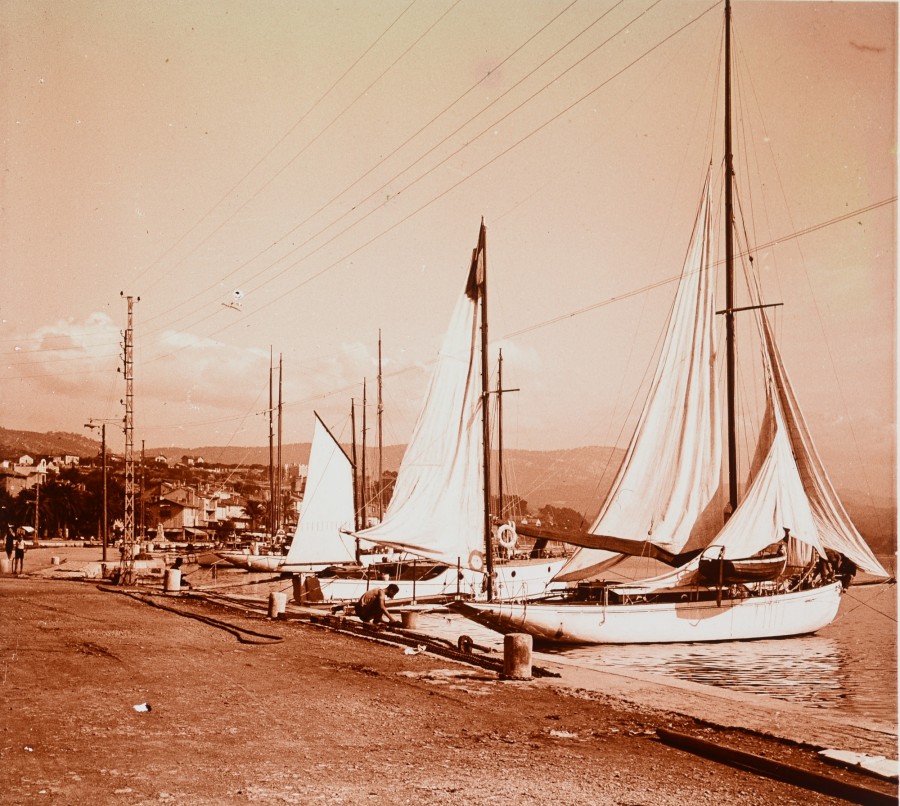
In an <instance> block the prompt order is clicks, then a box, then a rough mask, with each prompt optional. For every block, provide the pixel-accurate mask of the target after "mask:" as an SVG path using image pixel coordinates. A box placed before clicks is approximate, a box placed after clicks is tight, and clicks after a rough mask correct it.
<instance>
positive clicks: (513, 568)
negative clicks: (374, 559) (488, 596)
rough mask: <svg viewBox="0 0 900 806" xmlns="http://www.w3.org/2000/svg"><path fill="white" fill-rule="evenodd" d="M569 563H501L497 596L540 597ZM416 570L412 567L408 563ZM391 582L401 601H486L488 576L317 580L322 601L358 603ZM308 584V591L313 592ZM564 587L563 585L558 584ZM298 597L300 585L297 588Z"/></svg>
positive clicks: (447, 573) (450, 573)
mask: <svg viewBox="0 0 900 806" xmlns="http://www.w3.org/2000/svg"><path fill="white" fill-rule="evenodd" d="M564 563H565V559H553V560H530V561H529V560H523V561H519V562H515V561H513V562H509V563H503V564H498V565H496V566H495V567H494V570H495V571H496V572H497V579H496V587H495V596H496V597H497V598H498V599H506V598H522V597H526V596H537V595H541V594H543V593H546V592H548V591H551V590H553V589H554V584H552V583H551V582H550V580H552V579H553V577H554V576H555V575H556V574H557V573H558V572H559V570H560V569H561V568H562V566H563V564H564ZM408 567H409V568H412V567H413V565H412V564H408ZM420 567H421V568H422V570H423V572H424V571H425V570H426V569H434V565H433V564H432V563H422V564H421V566H420ZM388 582H393V583H394V584H396V585H397V586H398V587H399V588H400V591H399V593H398V594H397V596H396V597H395V598H397V599H426V598H429V599H430V598H434V597H444V598H448V599H452V598H456V597H458V596H461V597H465V598H471V599H483V598H484V596H485V593H484V590H483V583H484V574H483V573H481V572H480V571H472V570H470V569H468V568H463V569H457V568H455V567H453V566H441V567H439V568H438V569H436V572H430V573H428V574H427V575H424V577H421V578H418V579H415V580H413V579H404V578H403V575H386V576H385V578H384V579H371V578H369V579H366V578H365V576H364V575H360V576H359V577H357V578H346V577H340V576H334V577H324V576H317V577H316V585H315V588H317V589H320V590H321V593H318V590H317V591H316V594H315V595H316V596H317V597H321V598H319V599H318V600H319V601H326V602H330V601H348V600H350V601H355V600H357V599H359V597H360V596H362V595H363V594H364V593H365V592H366V591H367V590H368V589H369V588H371V587H373V586H382V587H383V586H385V585H387V584H388ZM309 587H310V586H309V585H308V584H304V585H303V586H302V589H303V590H304V591H306V590H308V589H309ZM555 587H558V588H562V587H563V585H561V584H556V585H555ZM295 598H297V597H296V586H295ZM304 598H305V601H312V600H313V599H311V598H310V597H309V596H308V595H304Z"/></svg>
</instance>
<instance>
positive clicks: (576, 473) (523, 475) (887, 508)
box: [0, 428, 897, 554]
mask: <svg viewBox="0 0 900 806" xmlns="http://www.w3.org/2000/svg"><path fill="white" fill-rule="evenodd" d="M405 447H406V446H404V445H387V446H385V447H384V451H383V463H384V469H385V470H390V471H396V470H397V468H399V466H400V460H401V459H402V458H403V452H404V450H405ZM344 448H345V450H346V451H347V453H348V455H349V453H350V447H349V446H344ZM309 449H310V444H309V443H308V442H297V443H290V444H288V445H282V448H281V456H282V460H283V461H284V462H285V463H286V464H306V463H307V462H308V461H309ZM99 452H100V441H99V440H94V439H90V438H89V437H85V436H83V435H81V434H70V433H64V432H56V431H53V432H50V433H46V434H43V433H38V432H35V431H14V430H11V429H5V428H0V459H16V458H18V457H19V456H21V455H22V454H23V453H27V454H29V455H30V456H35V457H39V456H58V455H61V454H69V455H72V456H78V457H81V458H83V459H86V458H93V457H95V456H97V454H98V453H99ZM146 455H147V457H148V458H152V457H154V456H160V455H161V456H165V457H166V458H167V459H168V460H169V461H170V462H180V461H181V459H182V457H184V456H194V457H197V456H200V457H202V458H203V460H204V461H205V462H208V463H221V464H227V465H245V466H246V465H254V464H255V465H268V463H269V448H268V446H266V447H217V446H203V447H199V448H178V447H166V448H148V449H146ZM623 455H624V452H623V451H621V450H619V449H617V448H605V447H601V446H589V447H584V448H572V449H569V450H557V451H525V450H506V451H504V455H503V464H504V481H503V490H504V493H506V494H515V495H519V496H520V497H521V498H523V499H524V500H525V501H527V502H528V506H529V508H530V509H531V510H532V511H536V510H538V509H540V508H541V507H542V506H544V505H546V504H549V505H551V506H554V507H568V508H570V509H574V510H575V511H576V512H579V513H581V514H583V515H584V516H585V519H586V520H588V521H591V520H593V518H594V517H595V516H596V514H597V511H598V510H599V508H600V503H601V502H602V501H603V497H604V496H605V495H606V493H607V491H608V490H609V487H610V485H611V484H612V481H613V477H614V476H615V473H616V471H617V470H618V468H619V464H620V463H621V462H622V457H623ZM366 458H367V461H368V462H369V463H370V464H369V465H368V468H367V471H368V475H370V476H372V475H375V474H376V473H377V464H376V462H377V460H376V459H375V454H374V451H370V450H367V456H366ZM839 493H840V495H841V498H842V500H843V503H844V506H845V507H846V508H847V512H848V513H849V514H850V517H851V518H852V519H853V522H854V523H855V524H856V526H857V528H858V529H859V531H860V533H861V534H862V535H863V536H864V537H865V538H866V540H867V541H868V542H869V544H870V545H871V547H872V549H873V550H874V551H875V552H876V553H877V554H889V553H893V552H894V551H895V548H896V542H897V537H896V535H897V502H896V501H895V500H892V499H883V500H876V501H873V500H872V499H871V496H870V495H868V494H867V493H864V492H858V491H853V490H841V491H839Z"/></svg>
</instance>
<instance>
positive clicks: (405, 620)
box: [400, 610, 419, 630]
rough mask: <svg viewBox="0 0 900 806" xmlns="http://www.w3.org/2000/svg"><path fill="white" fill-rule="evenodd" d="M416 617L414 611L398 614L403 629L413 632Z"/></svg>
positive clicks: (416, 614) (417, 615)
mask: <svg viewBox="0 0 900 806" xmlns="http://www.w3.org/2000/svg"><path fill="white" fill-rule="evenodd" d="M418 617H419V614H418V613H417V612H416V611H415V610H404V611H403V612H402V613H401V614H400V623H401V624H402V625H403V628H404V629H406V630H414V629H415V628H416V621H417V620H418Z"/></svg>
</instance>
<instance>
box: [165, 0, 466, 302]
mask: <svg viewBox="0 0 900 806" xmlns="http://www.w3.org/2000/svg"><path fill="white" fill-rule="evenodd" d="M461 2H462V0H456V1H455V2H454V3H453V5H451V6H450V8H448V9H447V10H446V11H445V12H444V13H443V14H442V15H441V16H440V17H439V18H438V19H437V20H435V21H434V22H433V23H432V24H431V25H430V26H428V28H426V29H425V31H423V32H422V33H421V34H420V35H419V37H418V38H417V39H416V40H415V41H414V42H412V44H410V45H409V47H407V48H406V50H404V51H403V53H401V54H400V55H399V56H398V57H397V58H396V59H394V61H393V62H391V64H390V65H389V66H388V67H387V68H385V69H384V70H383V71H382V72H381V73H380V74H379V75H378V76H377V77H376V78H375V79H373V80H372V81H371V82H370V84H369V85H368V86H367V87H366V88H365V89H364V90H362V92H360V93H359V94H358V95H357V96H356V97H355V98H354V99H353V100H352V101H350V103H349V104H347V105H346V106H345V107H344V108H343V109H342V110H341V111H340V112H339V113H338V115H337V117H335V118H333V119H332V120H331V121H329V123H328V124H326V126H325V127H324V128H322V129H321V130H320V131H319V133H318V134H316V136H315V137H313V138H312V140H310V141H309V142H308V143H307V144H306V145H305V146H303V148H301V149H300V151H298V152H297V153H296V154H294V156H293V157H291V159H290V160H288V162H286V163H285V164H284V165H282V166H281V168H279V169H278V172H277V173H276V174H275V175H274V176H272V177H271V178H270V179H269V180H268V181H267V182H265V184H263V186H262V187H261V188H259V190H257V191H256V192H255V193H254V195H253V196H251V197H250V198H248V199H247V200H246V201H245V202H244V203H243V204H242V205H241V206H240V207H239V208H238V209H237V210H235V212H234V213H233V214H232V215H231V216H229V218H228V219H226V220H225V221H223V222H222V223H221V224H220V225H219V226H218V227H217V228H216V229H215V230H213V232H211V233H210V234H209V236H207V238H206V239H205V240H204V241H202V242H201V243H200V244H199V245H198V247H199V246H202V244H203V243H206V241H207V240H209V238H211V237H212V236H213V235H214V234H215V233H216V232H218V231H219V230H220V229H221V228H222V227H223V226H224V225H225V224H226V223H227V222H228V221H230V220H231V218H233V217H234V215H237V213H239V212H240V211H241V210H243V209H244V207H246V206H247V205H248V204H249V203H250V202H251V201H252V200H253V198H255V197H256V196H258V195H259V194H260V193H261V192H262V191H263V190H265V189H266V188H267V187H268V186H269V185H270V184H272V182H274V181H275V179H277V178H278V177H279V176H280V175H281V174H282V173H283V172H284V171H285V170H286V169H287V168H288V167H290V166H291V165H292V164H293V163H294V162H295V161H296V160H297V159H298V158H299V157H301V156H302V155H303V154H305V153H306V151H307V150H308V149H309V148H310V147H312V145H313V144H315V143H316V142H317V141H318V140H319V138H320V137H321V136H322V135H323V134H325V132H327V131H328V130H329V129H330V128H331V127H332V126H334V124H335V123H337V122H338V121H339V120H340V119H341V118H342V117H343V116H344V115H345V114H346V113H347V112H348V111H349V110H350V109H351V108H352V107H353V106H354V105H355V104H356V102H357V101H359V99H360V98H363V97H365V95H366V94H367V93H368V92H369V90H371V89H372V87H374V86H375V85H376V84H377V83H378V82H379V81H381V79H382V78H384V77H385V76H386V75H387V74H388V73H389V72H390V71H391V70H393V69H394V67H396V66H397V64H398V63H399V62H400V61H401V60H402V59H403V58H404V57H406V56H407V55H408V54H409V52H410V51H411V50H413V48H415V47H416V46H417V45H418V44H419V43H420V42H421V41H422V40H423V39H424V38H425V37H426V36H428V34H430V33H431V32H432V31H433V30H434V29H435V28H436V27H437V26H438V25H439V24H440V23H441V22H442V21H443V20H444V18H445V17H447V16H448V15H449V14H450V12H451V11H453V10H454V9H455V8H456V7H457V6H458V5H459V4H460V3H461ZM404 13H406V12H405V11H404ZM401 16H402V15H401ZM397 19H399V17H398V18H397ZM295 230H296V227H294V229H292V230H290V231H289V232H288V233H286V234H285V235H283V236H282V238H286V237H287V236H288V235H290V234H291V233H292V232H294V231H295ZM275 243H277V241H276V242H275ZM274 246H275V244H270V245H269V246H267V247H266V248H265V249H263V250H262V251H261V252H258V253H257V254H256V255H254V256H253V257H251V258H250V259H249V260H247V261H245V262H244V263H242V264H241V265H240V266H236V267H235V268H234V269H232V270H231V271H230V272H228V274H226V275H225V276H224V277H222V278H220V282H221V281H223V280H227V279H228V278H229V277H231V276H232V275H233V274H235V272H238V271H240V269H242V268H243V267H244V266H246V265H247V264H248V263H250V262H252V261H254V260H256V258H258V257H260V256H261V255H264V254H265V253H266V252H268V251H269V250H270V249H272V248H273V247H274ZM288 254H290V252H289V253H288ZM281 259H282V258H279V259H278V260H281ZM276 262H277V261H276ZM263 271H265V270H263ZM214 287H215V286H209V287H208V288H207V289H205V290H203V291H198V292H197V293H196V294H194V296H192V297H188V298H186V299H184V300H182V301H181V302H179V303H178V304H177V305H175V306H174V307H173V308H170V309H169V311H175V310H177V309H178V308H181V307H184V306H185V305H187V304H188V303H190V302H192V301H193V300H195V299H197V297H199V296H201V295H202V294H204V293H206V291H208V290H210V288H214ZM160 315H162V314H160Z"/></svg>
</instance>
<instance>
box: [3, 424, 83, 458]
mask: <svg viewBox="0 0 900 806" xmlns="http://www.w3.org/2000/svg"><path fill="white" fill-rule="evenodd" d="M25 453H27V454H28V455H29V456H32V457H34V458H37V457H40V456H62V455H64V454H66V455H69V456H77V457H79V458H81V459H86V458H88V457H93V456H96V455H97V454H98V453H100V440H94V439H91V438H90V437H86V436H84V435H82V434H70V433H67V432H64V431H50V432H49V433H47V434H42V433H39V432H37V431H13V430H11V429H8V428H0V459H18V458H19V457H20V456H21V455H22V454H25Z"/></svg>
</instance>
